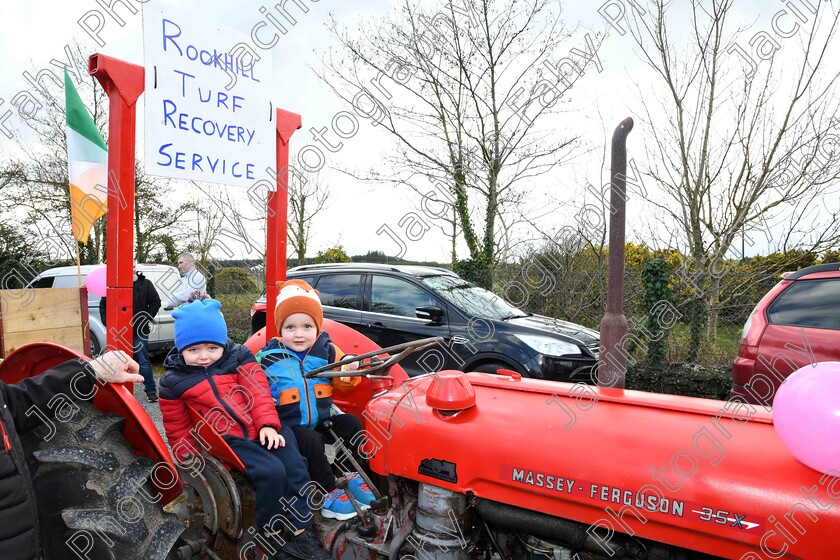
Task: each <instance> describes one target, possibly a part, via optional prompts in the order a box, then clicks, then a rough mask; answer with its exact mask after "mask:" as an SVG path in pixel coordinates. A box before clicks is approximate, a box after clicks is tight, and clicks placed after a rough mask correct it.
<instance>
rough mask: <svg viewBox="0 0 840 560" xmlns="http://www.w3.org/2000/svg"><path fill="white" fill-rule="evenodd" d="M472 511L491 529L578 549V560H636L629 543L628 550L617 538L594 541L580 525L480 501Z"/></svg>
mask: <svg viewBox="0 0 840 560" xmlns="http://www.w3.org/2000/svg"><path fill="white" fill-rule="evenodd" d="M475 510H476V511H477V512H478V514H479V515H480V516H481V518H482V519H484V521H486V522H487V523H488V524H489V525H491V526H494V527H503V528H505V529H507V530H509V531H514V532H517V533H525V534H531V535H534V536H536V537H539V538H542V539H547V540H553V541H561V542H566V543H573V544H574V545H575V546H576V547H577V548H578V549H579V555H580V556H581V558H604V557H605V556H603V555H604V554H607V555H608V557H609V558H611V559H612V560H624V559H626V560H631V559H632V558H634V557H637V558H638V556H637V554H636V553H637V552H638V550H636V547H634V546H633V545H632V543H629V545H630V546H628V545H626V544H624V543H620V542H619V540H620V539H618V538H612V539H610V538H604V539H601V538H596V537H595V536H593V535H592V534H590V533H589V532H588V531H587V526H586V525H584V524H582V523H577V522H575V521H569V520H567V519H561V518H559V517H554V516H553V515H548V514H545V513H540V512H537V511H531V510H528V509H523V508H519V507H515V506H510V505H507V504H503V503H501V502H494V501H491V500H485V499H482V498H478V499H477V500H476V502H475ZM621 540H623V539H621ZM628 548H629V549H632V550H628ZM589 553H591V554H589Z"/></svg>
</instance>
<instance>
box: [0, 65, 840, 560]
mask: <svg viewBox="0 0 840 560" xmlns="http://www.w3.org/2000/svg"><path fill="white" fill-rule="evenodd" d="M90 72H91V74H92V75H94V76H95V77H96V78H97V79H98V80H99V81H100V83H102V84H103V86H104V87H105V90H106V91H107V92H108V94H109V96H110V99H111V134H110V138H112V139H120V141H121V142H122V140H123V139H124V138H125V136H121V130H120V126H123V127H124V129H125V130H130V131H131V133H132V136H133V118H134V115H133V106H134V102H135V101H136V99H137V96H139V94H140V92H142V87H138V83H139V84H142V68H140V67H137V66H134V65H130V64H127V63H124V62H121V61H118V60H114V59H110V58H108V57H104V56H102V55H94V56H92V57H91V60H90ZM115 111H116V112H115ZM277 123H278V125H277V126H278V168H282V167H283V165H285V164H287V163H288V142H289V139H290V137H291V134H292V132H293V131H294V130H295V129H296V128H299V127H300V117H299V116H297V115H294V114H292V113H287V112H278V119H277ZM115 127H116V129H115ZM631 127H632V121H630V120H629V119H628V120H627V121H625V122H623V123H622V124H621V126H620V127H619V128H618V129H617V130H616V134H615V136H614V139H613V162H614V165H613V187H614V189H616V188H617V189H618V191H619V192H618V193H617V194H618V195H619V196H623V192H621V191H623V187H624V182H623V169H622V162H623V160H624V157H625V152H624V141H625V139H626V136H627V134H628V133H629V131H630V128H631ZM127 144H128V141H127V140H126V141H125V145H123V144H120V145H121V146H122V147H121V149H120V150H115V149H114V147H113V146H112V148H111V151H110V152H109V158H110V157H113V158H114V161H109V167H111V168H112V169H113V170H114V172H115V173H116V174H117V176H119V177H120V182H121V184H123V185H125V184H129V185H133V184H134V183H133V177H128V176H125V175H124V174H125V173H130V172H133V162H134V152H133V138H132V143H131V145H130V146H129V145H127ZM121 158H122V159H121ZM284 158H285V159H284ZM129 179H130V180H129ZM123 194H125V193H123ZM283 194H284V191H283V189H280V188H278V191H277V193H274V195H275V196H273V198H272V199H271V200H270V201H269V204H270V205H273V206H272V208H273V210H274V212H269V220H270V221H271V220H273V222H270V224H269V239H273V240H276V241H274V242H270V243H269V244H268V245H269V249H270V250H269V255H268V257H267V280H268V282H267V285H268V305H267V311H268V318H267V325H268V326H267V327H266V330H264V331H262V332H260V333H258V334H256V335H254V337H252V339H251V340H249V341H248V346H249V347H250V348H251V349H252V350H258V349H259V348H261V347H262V345H263V344H264V342H265V340H266V337H272V336H275V335H276V331H275V330H274V329H273V324H274V321H273V317H272V314H273V307H274V306H273V301H274V298H275V296H276V288H275V286H274V281H275V280H279V279H280V278H282V277H283V275H284V270H285V258H284V255H285V242H284V241H282V240H284V239H285V235H277V232H284V231H285V223H284V220H285V216H286V212H285V207H284V205H283V200H282V198H283V196H282V195H283ZM615 194H616V193H614V195H615ZM614 200H615V199H614ZM112 208H119V205H115V206H112ZM130 218H131V211H129V212H128V213H127V214H125V213H123V212H122V210H115V211H114V212H113V213H112V214H111V217H110V218H109V223H108V227H109V228H112V227H113V228H114V232H113V234H112V232H111V230H109V234H108V243H109V247H108V248H109V262H108V268H109V272H108V274H109V295H108V303H109V305H113V306H114V316H118V317H119V320H120V321H125V322H124V323H123V324H126V325H127V320H128V317H130V316H131V307H130V302H131V296H130V286H131V282H130V278H131V273H130V270H131V269H130V266H131V255H130V248H131V244H130V243H129V244H128V247H129V249H128V250H126V249H125V239H126V238H127V237H126V236H130V234H131V231H132V228H131V227H130V221H129V222H127V221H126V220H130ZM126 224H128V225H126ZM613 225H614V224H613ZM619 229H620V239H619V238H616V239H612V238H611V245H612V243H616V245H612V246H614V247H623V246H624V242H623V224H622V225H621V227H620V228H617V227H613V226H611V235H612V234H613V233H614V230H619ZM272 232H273V233H272ZM120 235H122V236H123V237H122V238H120ZM616 235H618V233H616ZM119 239H122V240H123V241H122V242H123V244H124V245H123V246H119V245H118V240H119ZM112 240H113V243H114V245H113V246H112V245H111V243H112ZM111 249H113V252H111ZM615 254H619V251H615ZM620 256H621V258H622V259H623V255H620ZM611 258H613V254H612V252H611ZM615 258H616V259H618V258H619V257H615ZM620 271H623V262H622V263H621V269H619V272H620ZM615 272H616V271H615V270H612V269H611V276H612V277H615V276H613V274H614V273H615ZM618 276H619V277H620V276H621V275H618ZM126 287H129V289H128V291H126ZM619 287H620V284H619ZM111 290H112V291H111ZM610 293H611V297H610V307H609V308H608V314H607V317H606V318H605V323H603V324H602V331H601V332H602V344H601V345H602V350H601V364H599V368H598V371H597V373H596V375H597V377H598V380H600V381H601V382H602V383H601V385H604V383H603V379H602V376H610V375H613V374H615V372H616V371H618V372H620V371H621V369H622V367H621V363H620V359H618V360H616V359H613V360H611V361H610V360H605V356H609V355H610V352H611V351H613V350H615V349H616V348H618V347H616V346H615V345H614V342H613V341H615V340H620V338H619V339H616V338H615V335H616V334H620V332H621V326H622V325H621V323H622V319H623V315H621V309H620V303H621V300H620V297H619V296H617V295H616V292H614V291H613V286H612V285H611V291H610ZM112 294H113V295H114V296H116V297H112ZM126 294H127V297H126ZM126 304H127V305H128V311H127V313H126V312H125V309H124V307H120V306H125V305H126ZM111 313H112V311H111V309H110V308H109V311H108V314H109V318H110V317H111V316H112V315H111ZM624 324H625V326H626V322H625V323H624ZM625 328H626V327H625ZM324 329H325V330H327V331H328V332H329V333H330V335H331V336H332V338H333V340H334V341H335V342H336V343H337V344H338V345H339V346H340V347H341V348H342V349H343V350H344V351H345V352H348V353H350V354H354V355H355V356H352V357H349V358H346V359H345V360H343V361H342V362H338V363H337V364H331V365H329V366H326V367H325V368H322V371H315V372H312V373H311V374H310V375H312V376H320V377H331V376H334V375H347V374H348V372H341V373H338V372H336V371H335V370H334V368H335V367H338V366H339V365H341V364H343V363H346V362H348V361H351V360H358V361H359V362H360V364H361V367H360V369H359V370H358V371H357V372H353V374H357V375H361V376H364V377H365V379H364V380H363V382H362V383H361V384H360V385H358V386H357V387H355V388H354V389H352V390H351V391H348V392H347V393H343V394H338V393H336V395H334V397H335V401H336V404H337V406H339V407H340V408H341V409H342V410H344V411H345V412H351V413H354V414H357V415H358V416H360V417H361V418H362V419H363V424H364V427H365V431H364V445H363V451H364V452H365V454H366V455H367V456H368V457H369V466H370V470H371V471H372V472H373V473H374V476H373V477H372V478H373V480H371V481H370V482H371V485H372V488H373V489H374V491H375V494H376V496H377V499H376V500H375V501H374V502H373V504H371V508H370V509H369V510H362V509H361V508H359V511H358V515H357V516H356V517H355V518H354V519H351V520H348V521H332V520H323V519H320V517H318V519H316V521H317V527H318V530H319V531H321V533H322V535H323V537H324V540H325V542H326V546H327V547H328V549H329V551H330V554H331V556H332V557H333V558H334V559H335V560H361V559H364V560H385V559H387V560H400V559H402V560H408V559H412V560H419V559H433V560H525V559H529V560H537V559H539V560H560V559H564V560H567V559H579V560H596V559H597V560H608V559H612V560H617V559H618V560H630V559H632V560H686V559H710V558H735V559H741V560H770V559H779V558H787V559H800V560H806V559H809V560H822V559H833V558H838V557H840V544H838V542H840V541H838V538H837V537H838V535H840V479H837V478H834V477H833V476H829V475H826V474H822V473H820V472H818V471H815V470H812V469H810V468H809V467H806V466H805V465H803V464H802V463H800V462H799V461H797V460H796V459H795V458H794V456H793V455H792V454H791V453H790V452H789V451H788V450H787V449H786V448H785V446H784V445H783V443H782V441H781V440H780V439H779V437H778V436H777V435H776V432H775V431H774V427H773V421H772V416H771V414H770V413H769V412H768V411H767V410H764V409H756V408H754V407H752V406H750V405H747V404H745V403H742V402H739V401H729V402H723V401H713V400H706V399H697V398H689V397H681V396H672V395H660V394H652V393H644V392H637V391H629V390H624V389H623V388H620V387H621V386H622V383H621V382H620V381H619V382H618V383H610V384H611V385H613V387H605V386H598V385H584V384H575V385H573V384H567V383H557V382H548V381H542V380H535V379H526V378H523V377H521V376H520V375H519V374H518V373H516V372H513V371H507V370H499V371H497V372H496V373H495V374H490V373H477V372H461V371H438V372H430V373H428V374H426V375H422V376H419V377H414V378H409V377H408V376H407V375H406V374H405V371H403V370H402V368H401V367H400V366H399V364H398V362H399V361H400V360H402V359H403V358H405V357H406V356H407V355H408V354H410V353H412V352H426V351H429V350H430V348H432V346H433V345H435V344H438V343H439V342H440V340H439V339H427V340H422V341H417V342H414V343H410V344H408V345H403V346H401V347H393V348H388V349H381V348H378V347H376V345H375V344H374V343H373V342H371V341H370V340H369V339H367V338H365V337H363V336H362V335H360V334H359V333H357V332H355V331H352V330H351V329H349V328H348V327H346V326H343V325H341V324H338V323H335V322H332V321H329V320H326V321H324ZM117 332H119V331H117ZM113 344H114V346H116V347H117V348H120V346H119V344H120V341H114V342H113ZM122 349H126V348H122ZM73 357H80V356H77V355H75V354H74V353H73V352H72V351H69V350H67V349H65V348H62V347H60V346H57V345H51V344H35V345H30V346H27V347H24V348H21V349H20V350H18V351H17V352H15V353H14V354H12V355H11V356H10V357H9V358H8V359H6V360H5V361H4V362H3V363H2V365H0V378H2V379H3V380H4V381H6V382H15V381H17V380H20V379H22V378H24V377H26V376H31V375H35V374H37V373H39V372H41V371H43V370H45V369H47V368H49V367H51V366H53V365H55V364H57V363H60V362H62V361H64V360H66V359H70V358H73ZM80 358H82V359H84V358H83V357H80ZM601 365H604V367H601ZM53 404H54V405H55V406H52V405H53ZM50 409H51V411H50V412H51V415H50V418H46V417H45V418H44V422H43V428H41V429H38V430H36V431H35V432H34V433H31V434H28V435H26V436H25V439H26V446H27V449H28V451H29V453H30V460H29V466H30V470H31V472H32V474H33V485H34V488H35V492H36V494H37V496H38V507H39V511H40V521H41V535H42V541H43V545H44V554H45V558H46V559H47V560H70V559H76V558H79V559H87V560H100V559H101V560H104V559H108V560H132V559H144V560H175V559H178V560H200V559H204V560H206V559H210V560H219V559H224V560H233V559H253V560H257V559H264V558H272V557H273V556H274V554H275V553H276V552H277V550H278V547H279V544H280V543H278V542H276V541H271V540H268V539H266V538H265V537H263V536H262V532H261V531H260V530H259V529H260V528H258V527H255V520H254V491H253V488H252V487H251V485H250V484H249V482H248V480H247V478H246V477H245V476H244V474H243V468H242V464H241V463H240V462H239V460H238V459H237V458H236V456H235V455H234V454H233V453H232V452H231V450H230V449H229V448H228V447H227V445H226V444H225V442H224V441H223V440H222V439H221V437H220V435H219V432H220V430H219V429H218V428H219V426H218V425H217V424H216V422H215V421H214V419H213V418H212V417H210V415H209V414H208V415H207V416H202V415H200V414H198V413H196V414H195V415H194V418H193V426H194V435H195V436H196V439H197V440H198V441H199V442H201V443H202V446H203V447H204V453H203V454H202V455H199V456H196V457H194V458H193V461H192V462H191V463H189V464H180V465H176V464H175V463H174V462H173V460H172V457H171V456H170V453H169V451H168V449H167V447H166V445H165V443H164V441H163V439H162V436H161V435H160V433H159V432H158V431H157V429H156V428H155V426H154V424H153V423H152V422H151V420H150V419H149V417H148V415H147V414H146V413H145V411H144V410H143V408H142V407H141V406H140V404H139V403H138V402H137V401H136V400H135V399H134V397H133V396H132V394H131V393H130V391H129V390H128V389H127V388H125V387H122V386H114V385H110V384H109V385H103V386H101V387H97V390H96V393H95V395H93V396H92V399H90V400H89V402H78V401H77V400H73V399H68V398H67V397H66V396H57V397H56V399H55V403H51V406H50ZM345 451H346V450H345V449H343V447H342V445H339V446H338V450H337V458H336V461H337V462H339V463H341V461H343V460H345V459H346V458H347V456H348V455H349V453H345ZM314 494H316V493H313V495H309V496H303V497H302V499H307V500H310V501H311V503H312V505H313V506H314V509H317V500H318V496H316V495H314ZM321 499H322V498H321Z"/></svg>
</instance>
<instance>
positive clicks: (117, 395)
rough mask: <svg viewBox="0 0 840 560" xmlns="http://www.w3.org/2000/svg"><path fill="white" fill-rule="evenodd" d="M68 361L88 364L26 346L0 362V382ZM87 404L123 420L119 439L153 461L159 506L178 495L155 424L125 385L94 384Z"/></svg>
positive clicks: (71, 354)
mask: <svg viewBox="0 0 840 560" xmlns="http://www.w3.org/2000/svg"><path fill="white" fill-rule="evenodd" d="M68 360H84V361H90V358H88V357H87V356H84V355H83V354H79V353H78V352H76V351H75V350H71V349H69V348H66V347H64V346H60V345H58V344H51V343H47V342H36V343H33V344H27V345H25V346H21V347H20V348H18V349H17V350H15V351H14V352H12V353H11V354H9V356H8V357H7V358H6V359H5V360H3V362H2V363H0V380H2V381H3V382H5V383H17V382H18V381H21V380H23V379H26V378H27V377H34V376H36V375H38V374H40V373H43V372H45V371H46V370H48V369H50V368H51V367H54V366H57V365H59V364H61V363H63V362H66V361H68ZM91 402H92V403H93V405H94V406H95V407H96V408H98V409H99V410H100V411H102V412H110V413H113V414H117V415H119V416H122V417H123V418H125V428H124V429H123V432H122V433H123V437H124V438H125V439H126V441H127V442H128V443H129V445H131V447H132V448H133V449H134V452H135V453H136V454H137V455H138V456H145V457H149V458H150V459H152V461H154V462H155V467H154V468H153V470H152V476H151V480H152V485H153V486H154V488H155V490H156V491H157V492H159V493H160V495H161V500H160V502H161V504H162V505H166V504H168V503H170V502H171V501H173V500H174V499H175V498H177V497H178V496H180V495H181V492H182V491H183V483H182V482H181V478H180V476H179V475H178V469H177V468H176V467H175V463H174V462H173V460H172V456H171V455H170V454H169V450H168V449H167V448H166V444H165V443H164V441H163V437H162V436H161V435H160V432H158V429H157V427H156V426H155V423H154V422H153V421H152V419H151V418H149V415H148V413H147V412H146V410H145V409H144V408H143V406H142V405H141V404H140V403H139V402H137V399H135V398H134V395H133V394H132V392H131V391H130V390H129V389H128V388H126V386H125V385H119V384H115V383H97V384H96V385H95V394H94V395H93V398H92V399H91ZM55 421H58V420H55Z"/></svg>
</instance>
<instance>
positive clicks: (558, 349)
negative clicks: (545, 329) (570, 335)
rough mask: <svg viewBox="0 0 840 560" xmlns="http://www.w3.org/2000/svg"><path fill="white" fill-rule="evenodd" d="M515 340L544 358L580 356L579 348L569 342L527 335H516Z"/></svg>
mask: <svg viewBox="0 0 840 560" xmlns="http://www.w3.org/2000/svg"><path fill="white" fill-rule="evenodd" d="M514 336H515V337H516V338H518V339H519V340H521V341H522V342H524V343H525V344H527V345H528V346H530V347H531V348H533V349H534V350H536V351H537V352H539V353H540V354H545V355H546V356H565V355H567V354H580V353H581V352H580V348H578V346H577V345H576V344H572V343H571V342H565V341H563V340H557V339H556V338H549V337H547V336H537V335H529V334H516V335H514Z"/></svg>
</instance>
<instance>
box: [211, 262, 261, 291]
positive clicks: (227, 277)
mask: <svg viewBox="0 0 840 560" xmlns="http://www.w3.org/2000/svg"><path fill="white" fill-rule="evenodd" d="M215 280H216V286H215V295H220V294H249V293H254V292H258V291H259V286H258V285H257V282H256V280H254V277H253V276H251V274H250V273H249V272H248V271H247V270H245V269H243V268H233V267H226V268H223V269H221V270H219V272H217V273H216V274H215Z"/></svg>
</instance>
